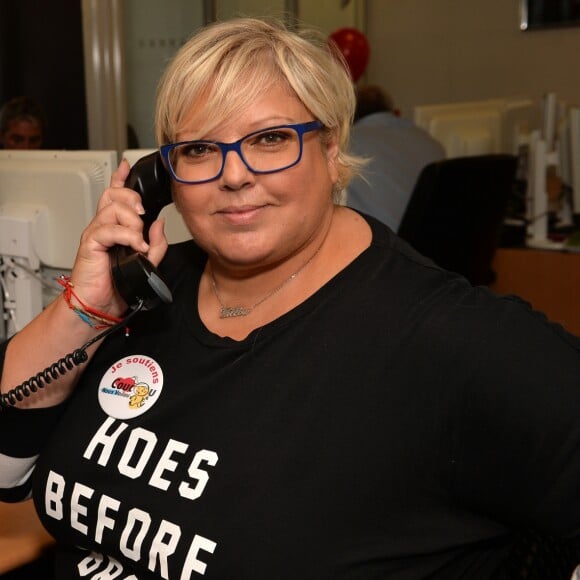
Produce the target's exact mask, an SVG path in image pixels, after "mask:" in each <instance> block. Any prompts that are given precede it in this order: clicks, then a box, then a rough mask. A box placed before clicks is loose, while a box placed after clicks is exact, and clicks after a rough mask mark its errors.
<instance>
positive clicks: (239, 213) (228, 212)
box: [217, 205, 266, 224]
mask: <svg viewBox="0 0 580 580" xmlns="http://www.w3.org/2000/svg"><path fill="white" fill-rule="evenodd" d="M265 207H266V206H265V205H241V206H228V207H225V208H223V209H220V210H219V211H218V212H217V213H218V214H219V215H220V216H222V217H223V218H224V219H225V220H226V221H227V222H229V223H232V224H246V223H248V222H250V221H252V220H254V219H255V218H256V217H257V216H258V215H259V214H260V213H261V212H262V211H263V210H264V208H265Z"/></svg>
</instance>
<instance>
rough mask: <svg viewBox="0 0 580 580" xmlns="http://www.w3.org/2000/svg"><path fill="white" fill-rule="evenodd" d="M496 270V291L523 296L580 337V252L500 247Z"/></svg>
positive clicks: (496, 256)
mask: <svg viewBox="0 0 580 580" xmlns="http://www.w3.org/2000/svg"><path fill="white" fill-rule="evenodd" d="M493 269H494V270H495V273H496V276H497V279H496V281H495V283H494V284H492V285H491V286H490V288H491V289H492V290H494V291H495V292H497V293H499V294H516V295H517V296H520V297H521V298H523V299H524V300H527V301H528V302H529V303H530V304H531V305H532V306H533V307H534V308H535V309H537V310H541V311H542V312H544V313H545V314H546V315H547V316H548V318H550V319H551V320H553V321H554V322H559V323H560V324H562V326H564V327H565V328H566V329H568V330H569V331H570V332H572V333H574V334H576V335H578V336H580V253H571V252H560V251H552V250H535V249H528V248H499V249H498V250H497V252H496V255H495V258H494V261H493Z"/></svg>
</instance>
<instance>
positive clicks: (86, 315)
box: [57, 276, 123, 330]
mask: <svg viewBox="0 0 580 580" xmlns="http://www.w3.org/2000/svg"><path fill="white" fill-rule="evenodd" d="M57 282H58V283H59V284H60V285H61V286H62V287H63V288H64V290H63V293H62V295H63V298H64V301H65V302H66V303H67V305H68V307H69V308H70V309H71V310H72V311H73V312H75V314H77V316H78V317H79V318H80V319H81V320H82V321H83V322H85V323H86V324H88V325H89V326H90V327H91V328H94V329H95V330H101V329H103V328H109V327H111V326H115V324H118V323H119V322H121V321H122V320H123V319H122V318H117V317H116V316H111V315H110V314H107V313H106V312H101V311H100V310H96V309H95V308H91V307H90V306H87V305H86V304H84V302H83V301H82V300H81V299H80V298H79V297H78V296H77V295H76V293H75V291H74V290H73V283H72V282H71V281H70V277H69V276H59V277H58V278H57ZM73 298H74V299H75V300H76V301H77V302H78V303H79V305H80V308H79V307H78V306H75V305H74V304H73V303H72V299H73Z"/></svg>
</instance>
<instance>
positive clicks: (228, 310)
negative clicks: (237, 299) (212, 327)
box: [220, 306, 252, 318]
mask: <svg viewBox="0 0 580 580" xmlns="http://www.w3.org/2000/svg"><path fill="white" fill-rule="evenodd" d="M250 312H252V309H251V308H244V307H243V306H222V307H221V308H220V318H237V317H238V316H247V315H248V314H250Z"/></svg>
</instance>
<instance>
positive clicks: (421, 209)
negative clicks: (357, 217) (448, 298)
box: [397, 154, 517, 285]
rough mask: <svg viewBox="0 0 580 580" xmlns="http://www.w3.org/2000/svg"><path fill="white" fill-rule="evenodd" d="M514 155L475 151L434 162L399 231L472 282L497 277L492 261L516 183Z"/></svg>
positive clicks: (418, 185) (423, 174)
mask: <svg viewBox="0 0 580 580" xmlns="http://www.w3.org/2000/svg"><path fill="white" fill-rule="evenodd" d="M516 168H517V157H516V156H515V155H508V154H489V155H476V156H470V157H456V158H452V159H445V160H443V161H436V162H435V163H431V164H429V165H427V166H426V167H425V168H424V169H423V171H422V172H421V174H420V175H419V178H418V180H417V183H416V185H415V188H414V190H413V193H412V195H411V198H410V200H409V204H408V206H407V208H406V210H405V213H404V214H403V219H402V221H401V225H400V226H399V230H398V232H397V233H398V235H399V237H401V238H403V239H404V240H406V241H407V242H409V243H410V244H411V245H412V246H413V247H414V248H415V249H416V250H417V251H419V252H420V253H421V254H423V255H425V256H427V257H429V258H431V259H432V260H433V261H434V262H435V263H436V264H438V265H439V266H441V267H442V268H445V269H447V270H451V271H453V272H457V273H459V274H462V275H463V276H465V277H466V278H467V279H468V280H469V281H470V282H471V283H472V284H474V285H488V284H491V283H492V282H493V281H494V280H495V273H494V272H493V269H492V266H491V264H492V261H493V257H494V254H495V250H496V247H497V243H498V238H499V235H500V232H501V227H502V223H503V219H504V216H505V212H506V207H507V203H508V200H509V198H510V196H511V195H512V193H513V190H514V187H515V184H516Z"/></svg>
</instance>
